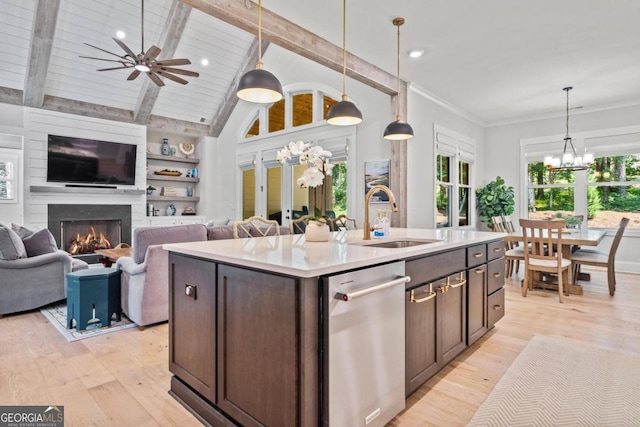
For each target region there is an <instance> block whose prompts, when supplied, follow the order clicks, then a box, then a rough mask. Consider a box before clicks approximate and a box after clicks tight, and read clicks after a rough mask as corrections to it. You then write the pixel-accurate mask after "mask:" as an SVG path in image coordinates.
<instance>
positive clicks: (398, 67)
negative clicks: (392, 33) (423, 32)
mask: <svg viewBox="0 0 640 427" xmlns="http://www.w3.org/2000/svg"><path fill="white" fill-rule="evenodd" d="M397 22H398V24H397V27H398V50H397V52H398V54H397V57H396V59H397V61H398V64H397V71H398V73H397V74H396V76H397V79H398V95H397V98H396V120H400V25H402V24H403V23H404V20H403V21H397Z"/></svg>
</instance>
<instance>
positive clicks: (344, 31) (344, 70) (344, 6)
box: [342, 0, 347, 101]
mask: <svg viewBox="0 0 640 427" xmlns="http://www.w3.org/2000/svg"><path fill="white" fill-rule="evenodd" d="M346 99H347V0H342V100H343V101H345V100H346Z"/></svg>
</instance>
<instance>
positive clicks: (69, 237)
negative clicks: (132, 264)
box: [47, 204, 131, 263]
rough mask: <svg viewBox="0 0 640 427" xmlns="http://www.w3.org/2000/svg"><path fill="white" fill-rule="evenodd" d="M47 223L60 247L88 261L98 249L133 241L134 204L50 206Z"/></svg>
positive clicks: (92, 258)
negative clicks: (132, 217) (132, 208)
mask: <svg viewBox="0 0 640 427" xmlns="http://www.w3.org/2000/svg"><path fill="white" fill-rule="evenodd" d="M47 222H48V228H49V231H51V234H53V236H54V238H55V239H56V243H57V244H58V247H59V248H60V249H62V250H64V251H67V252H69V253H70V254H71V255H73V256H77V257H79V258H81V259H83V260H84V261H87V262H88V263H95V262H97V259H98V256H97V255H95V254H94V251H95V250H97V249H110V248H113V247H115V246H117V245H118V244H120V243H126V244H129V245H130V244H131V205H75V204H74V205H49V206H48V220H47Z"/></svg>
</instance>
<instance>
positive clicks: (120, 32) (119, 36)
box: [116, 30, 127, 39]
mask: <svg viewBox="0 0 640 427" xmlns="http://www.w3.org/2000/svg"><path fill="white" fill-rule="evenodd" d="M126 36H127V35H126V34H125V32H124V31H122V30H120V31H116V37H117V38H119V39H123V38H125V37H126Z"/></svg>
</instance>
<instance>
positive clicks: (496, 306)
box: [493, 304, 502, 310]
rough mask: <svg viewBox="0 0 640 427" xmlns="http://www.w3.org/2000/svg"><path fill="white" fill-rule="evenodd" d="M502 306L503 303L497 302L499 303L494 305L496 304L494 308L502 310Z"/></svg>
mask: <svg viewBox="0 0 640 427" xmlns="http://www.w3.org/2000/svg"><path fill="white" fill-rule="evenodd" d="M501 308H502V305H501V304H497V305H494V306H493V309H494V310H500V309H501Z"/></svg>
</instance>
